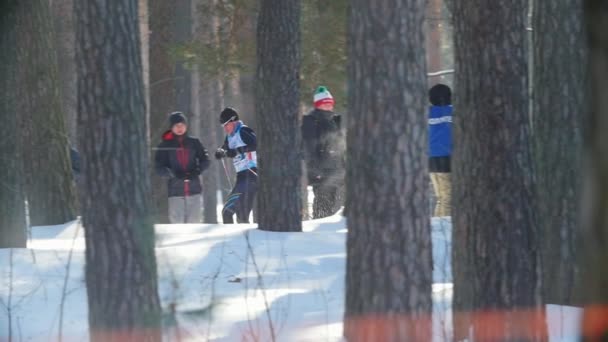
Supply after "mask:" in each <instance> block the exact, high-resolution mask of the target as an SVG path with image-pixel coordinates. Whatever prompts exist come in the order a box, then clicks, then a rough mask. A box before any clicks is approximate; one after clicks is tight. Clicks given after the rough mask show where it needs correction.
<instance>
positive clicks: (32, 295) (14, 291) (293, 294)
mask: <svg viewBox="0 0 608 342" xmlns="http://www.w3.org/2000/svg"><path fill="white" fill-rule="evenodd" d="M432 227H433V230H432V232H433V257H434V271H433V277H434V282H435V284H434V286H433V300H434V315H433V323H434V340H435V341H448V340H450V330H451V309H450V307H451V299H452V285H451V270H450V259H449V258H450V248H449V246H450V239H451V222H450V220H449V218H447V219H445V218H443V219H439V218H433V221H432ZM346 232H347V231H346V221H345V219H344V218H343V217H342V216H340V215H335V216H332V217H328V218H325V219H321V220H312V221H305V222H304V233H271V232H263V231H258V230H256V229H255V225H221V224H213V225H210V224H197V225H194V224H188V225H157V226H156V234H157V248H156V251H157V252H156V255H157V258H158V259H157V261H158V269H159V292H160V296H161V301H162V305H163V310H164V311H165V312H166V313H165V318H164V322H165V326H166V328H165V340H166V341H177V340H181V341H205V340H213V341H268V340H270V334H271V331H273V332H274V334H275V335H276V337H277V340H278V341H290V342H291V341H341V340H342V339H341V335H342V318H343V312H344V275H345V258H346V250H345V243H346ZM83 238H84V236H83V230H82V228H81V227H80V226H79V224H77V223H76V222H72V223H69V224H66V225H63V226H52V227H35V228H33V230H32V239H31V241H30V243H29V246H28V247H29V249H15V250H12V251H11V250H0V341H7V340H8V336H9V329H8V327H9V317H10V320H11V327H12V329H11V334H12V336H13V340H15V341H50V340H54V341H56V340H57V336H58V334H59V330H60V326H61V329H62V335H63V341H86V340H87V337H88V335H87V301H86V287H85V283H84V239H83ZM70 255H71V261H70V262H69V263H68V260H70ZM68 271H69V275H68ZM64 283H65V284H64ZM62 298H64V300H63V310H62V305H61V304H62ZM172 304H173V306H174V307H175V308H176V310H175V311H176V312H177V313H176V315H175V317H172V315H171V314H170V310H169V308H170V307H171V306H172ZM548 309H549V310H548V311H549V315H548V316H549V330H550V332H551V334H552V340H553V341H574V340H576V339H575V336H576V332H577V327H578V323H579V322H578V320H579V317H580V311H579V310H578V309H576V308H566V307H560V306H549V307H548ZM9 311H10V314H9ZM61 316H62V323H61V324H60V317H61Z"/></svg>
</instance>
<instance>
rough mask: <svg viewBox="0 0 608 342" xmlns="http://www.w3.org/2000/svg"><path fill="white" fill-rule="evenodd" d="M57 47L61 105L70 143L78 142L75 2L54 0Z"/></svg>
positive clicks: (71, 0)
mask: <svg viewBox="0 0 608 342" xmlns="http://www.w3.org/2000/svg"><path fill="white" fill-rule="evenodd" d="M50 2H51V6H52V11H53V23H54V33H55V47H56V49H55V50H56V52H57V60H58V61H59V63H58V71H59V86H60V93H61V100H62V101H61V104H62V108H63V112H64V114H65V120H66V128H67V130H68V136H69V138H70V143H71V144H72V145H75V144H76V142H77V141H78V133H77V128H76V126H77V125H78V124H77V119H76V115H77V114H76V113H77V102H78V101H77V99H76V94H77V92H78V91H77V89H76V60H75V58H76V46H75V44H76V42H75V39H76V33H75V31H74V0H52V1H50Z"/></svg>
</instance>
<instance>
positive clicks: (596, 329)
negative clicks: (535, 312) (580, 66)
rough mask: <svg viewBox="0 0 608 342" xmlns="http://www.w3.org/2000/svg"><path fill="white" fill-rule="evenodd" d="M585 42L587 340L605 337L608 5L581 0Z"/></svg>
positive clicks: (607, 334)
mask: <svg viewBox="0 0 608 342" xmlns="http://www.w3.org/2000/svg"><path fill="white" fill-rule="evenodd" d="M585 21H586V29H587V42H588V44H589V49H590V50H589V56H590V59H589V64H588V65H590V71H591V72H590V75H591V77H590V80H591V82H590V84H591V92H590V96H589V97H590V100H591V101H590V106H591V108H590V109H591V110H590V111H589V115H588V116H587V118H588V120H587V121H586V122H587V126H586V127H585V134H584V136H585V137H586V138H585V142H584V143H585V177H583V179H585V185H586V186H585V196H584V200H583V204H584V205H583V208H584V209H585V211H584V213H583V218H584V220H583V244H582V245H583V246H585V247H584V248H583V249H582V251H583V253H582V260H583V263H582V264H583V265H584V268H583V274H584V277H583V280H582V283H583V284H584V289H583V294H584V295H585V298H584V299H585V301H586V305H587V307H586V308H585V313H584V316H583V331H584V332H585V333H587V336H586V337H587V338H588V341H605V340H607V339H608V309H607V306H608V272H606V264H607V263H608V216H607V215H606V213H608V177H606V175H608V162H607V160H608V141H607V139H608V135H607V134H606V130H607V129H608V96H606V89H608V31H606V23H607V22H608V3H607V2H606V1H603V0H586V1H585Z"/></svg>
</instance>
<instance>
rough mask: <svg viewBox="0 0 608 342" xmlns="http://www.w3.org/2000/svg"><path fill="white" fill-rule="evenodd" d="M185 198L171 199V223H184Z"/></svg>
mask: <svg viewBox="0 0 608 342" xmlns="http://www.w3.org/2000/svg"><path fill="white" fill-rule="evenodd" d="M184 213H185V208H184V198H183V197H169V222H170V223H184Z"/></svg>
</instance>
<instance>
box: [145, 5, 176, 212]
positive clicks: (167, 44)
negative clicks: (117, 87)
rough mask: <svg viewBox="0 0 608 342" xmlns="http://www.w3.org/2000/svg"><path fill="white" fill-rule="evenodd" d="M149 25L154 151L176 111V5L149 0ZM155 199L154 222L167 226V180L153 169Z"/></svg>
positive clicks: (151, 140) (151, 117) (153, 194)
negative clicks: (174, 55)
mask: <svg viewBox="0 0 608 342" xmlns="http://www.w3.org/2000/svg"><path fill="white" fill-rule="evenodd" d="M149 1H150V2H149V13H150V17H149V25H150V87H149V92H150V121H149V125H150V127H149V130H150V142H151V145H152V147H153V148H155V147H156V145H158V144H159V143H160V142H161V136H162V134H163V132H164V131H166V130H167V129H168V128H169V127H168V125H169V122H168V120H169V115H168V114H169V113H171V112H173V111H175V110H176V109H175V107H174V106H175V99H176V95H175V75H174V67H175V63H174V62H173V60H172V58H171V55H170V54H171V48H172V46H173V44H174V43H173V21H174V20H175V2H174V1H167V0H149ZM150 170H151V171H150V172H151V173H152V179H151V180H152V198H153V202H154V203H153V204H154V210H155V215H154V217H155V218H154V222H156V223H168V222H169V216H168V213H169V208H168V201H167V198H168V195H167V181H166V180H165V179H162V178H161V177H159V176H157V175H156V174H155V173H154V171H153V168H151V169H150Z"/></svg>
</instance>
